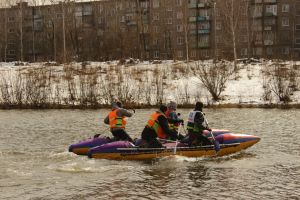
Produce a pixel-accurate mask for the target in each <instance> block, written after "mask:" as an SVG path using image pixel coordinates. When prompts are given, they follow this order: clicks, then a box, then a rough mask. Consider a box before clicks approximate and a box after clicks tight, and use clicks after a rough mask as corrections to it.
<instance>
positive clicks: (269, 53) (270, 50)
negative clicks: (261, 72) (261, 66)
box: [266, 47, 273, 56]
mask: <svg viewBox="0 0 300 200" xmlns="http://www.w3.org/2000/svg"><path fill="white" fill-rule="evenodd" d="M266 50H267V51H266V52H267V55H269V56H270V55H273V49H272V48H271V47H268V48H267V49H266Z"/></svg>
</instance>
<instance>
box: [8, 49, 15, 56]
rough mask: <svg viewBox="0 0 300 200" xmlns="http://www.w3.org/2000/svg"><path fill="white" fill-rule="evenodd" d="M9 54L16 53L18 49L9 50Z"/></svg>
mask: <svg viewBox="0 0 300 200" xmlns="http://www.w3.org/2000/svg"><path fill="white" fill-rule="evenodd" d="M8 55H16V51H15V50H9V51H8Z"/></svg>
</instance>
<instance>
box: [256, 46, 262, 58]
mask: <svg viewBox="0 0 300 200" xmlns="http://www.w3.org/2000/svg"><path fill="white" fill-rule="evenodd" d="M254 55H257V56H261V55H262V48H261V47H258V48H255V49H254Z"/></svg>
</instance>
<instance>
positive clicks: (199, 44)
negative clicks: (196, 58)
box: [198, 42, 209, 48]
mask: <svg viewBox="0 0 300 200" xmlns="http://www.w3.org/2000/svg"><path fill="white" fill-rule="evenodd" d="M198 48H209V43H201V42H199V43H198Z"/></svg>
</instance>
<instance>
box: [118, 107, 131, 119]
mask: <svg viewBox="0 0 300 200" xmlns="http://www.w3.org/2000/svg"><path fill="white" fill-rule="evenodd" d="M117 115H118V116H120V117H123V116H125V117H131V116H132V115H133V114H132V113H131V112H129V111H128V110H126V109H123V108H120V109H119V110H118V112H117Z"/></svg>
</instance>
